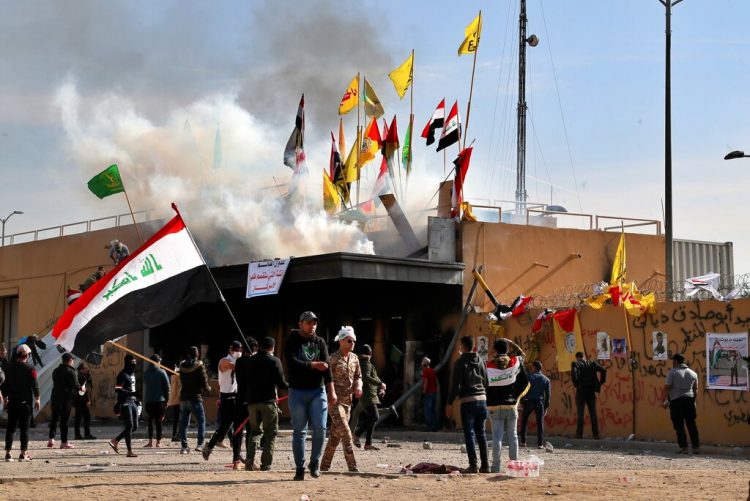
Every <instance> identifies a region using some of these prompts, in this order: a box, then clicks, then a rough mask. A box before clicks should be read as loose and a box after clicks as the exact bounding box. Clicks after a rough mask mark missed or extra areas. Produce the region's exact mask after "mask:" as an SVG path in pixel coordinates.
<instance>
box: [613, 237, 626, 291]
mask: <svg viewBox="0 0 750 501" xmlns="http://www.w3.org/2000/svg"><path fill="white" fill-rule="evenodd" d="M626 272H627V267H626V266H625V233H624V232H623V233H621V234H620V243H619V244H617V252H616V253H615V262H614V263H612V277H611V278H610V280H609V283H610V284H611V285H614V284H621V283H623V282H624V281H625V280H626Z"/></svg>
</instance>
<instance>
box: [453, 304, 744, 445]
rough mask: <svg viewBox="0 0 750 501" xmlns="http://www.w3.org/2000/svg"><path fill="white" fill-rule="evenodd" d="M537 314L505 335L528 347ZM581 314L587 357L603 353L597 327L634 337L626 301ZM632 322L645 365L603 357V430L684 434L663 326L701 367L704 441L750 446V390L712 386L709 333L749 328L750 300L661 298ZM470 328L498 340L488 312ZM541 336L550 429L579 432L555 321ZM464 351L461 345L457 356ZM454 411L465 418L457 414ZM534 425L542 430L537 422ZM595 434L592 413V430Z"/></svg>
mask: <svg viewBox="0 0 750 501" xmlns="http://www.w3.org/2000/svg"><path fill="white" fill-rule="evenodd" d="M537 314H538V311H531V312H529V313H527V314H524V315H522V316H521V317H518V318H511V319H509V320H506V321H505V322H504V324H503V326H504V328H505V336H506V337H508V338H511V339H513V340H514V341H515V342H517V343H518V344H520V345H521V346H522V347H524V348H527V347H528V340H529V336H530V333H531V323H532V318H535V317H536V315H537ZM579 315H580V316H579V320H580V324H581V330H582V334H583V343H584V345H585V349H586V354H587V358H592V359H595V358H596V352H595V349H596V347H595V345H596V333H597V332H599V331H605V332H607V333H608V334H609V335H610V337H611V338H613V339H614V338H627V337H628V333H627V327H626V320H625V318H624V316H623V312H622V309H621V308H617V307H614V306H605V307H604V308H603V309H602V310H599V311H595V310H592V309H591V308H588V307H584V308H583V309H582V310H581V311H580V314H579ZM627 324H628V325H629V327H630V339H631V341H632V344H633V348H632V350H633V353H634V354H635V359H636V361H637V367H636V370H635V372H634V373H632V372H631V371H630V369H629V367H628V359H613V360H611V361H602V362H601V364H602V365H603V366H604V367H605V368H606V369H607V383H606V384H605V385H604V386H603V388H602V391H601V393H600V394H599V398H598V408H597V414H598V417H599V427H600V432H601V435H602V436H603V437H627V436H628V435H630V434H631V433H633V432H635V435H636V437H637V438H639V439H653V440H667V441H675V440H676V439H675V433H674V430H673V428H672V423H671V421H670V419H669V411H668V410H665V409H663V408H662V407H661V402H662V399H661V391H662V387H663V386H664V382H665V378H666V375H667V372H668V371H669V369H670V368H671V367H672V362H671V361H668V360H667V361H655V360H653V353H652V348H651V339H652V332H653V331H655V330H660V331H663V332H665V333H666V334H667V339H668V342H669V344H668V349H669V351H670V352H671V353H682V354H684V355H685V357H686V358H687V362H688V364H689V366H690V367H691V368H692V369H693V370H695V371H696V372H697V373H698V377H699V383H698V387H699V394H698V398H697V406H698V429H699V431H700V435H701V441H702V442H704V443H707V444H722V445H742V446H749V445H750V426H748V422H747V420H748V416H750V392H747V391H739V390H708V389H707V388H706V332H721V333H742V332H747V331H748V328H750V300H737V301H733V302H731V303H722V302H719V301H702V302H679V303H659V304H658V305H657V314H656V315H646V316H644V317H643V318H640V319H639V318H635V317H628V319H627ZM463 334H464V335H472V336H487V337H488V338H489V340H490V344H491V342H492V341H493V340H494V338H493V335H492V333H491V332H490V329H489V327H488V324H487V322H486V320H485V318H484V314H478V313H473V314H471V315H470V316H469V318H468V320H467V323H466V326H465V328H464V330H463ZM541 343H542V349H541V356H540V360H541V361H542V363H543V364H544V373H545V374H546V375H547V376H548V377H549V378H550V379H551V380H552V400H551V404H550V409H549V412H548V413H547V416H546V417H545V421H544V422H545V430H546V432H547V433H549V434H551V435H561V434H567V435H573V434H574V433H575V426H576V409H575V389H574V388H573V385H572V383H571V382H570V372H569V371H566V372H561V371H559V368H558V366H557V361H556V348H555V341H554V335H553V331H552V325H551V324H550V323H546V324H545V326H544V328H543V330H542V334H541ZM457 356H458V349H456V353H455V354H454V358H455V357H457ZM634 392H635V398H634V397H633V395H634ZM455 407H457V406H455ZM454 417H456V418H457V415H456V416H454ZM532 421H533V419H532ZM530 429H532V430H536V428H535V427H534V426H533V425H531V426H530ZM534 433H535V431H534ZM590 435H591V427H590V425H589V420H588V413H587V417H586V427H585V429H584V436H590ZM532 436H533V435H532Z"/></svg>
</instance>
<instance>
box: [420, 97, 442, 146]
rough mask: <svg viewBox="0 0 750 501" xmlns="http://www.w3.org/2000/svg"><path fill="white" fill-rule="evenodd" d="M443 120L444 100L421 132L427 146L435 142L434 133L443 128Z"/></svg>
mask: <svg viewBox="0 0 750 501" xmlns="http://www.w3.org/2000/svg"><path fill="white" fill-rule="evenodd" d="M444 120H445V98H443V100H442V101H440V104H438V107H437V108H436V109H435V112H434V113H433V114H432V116H431V117H430V121H429V122H427V125H425V126H424V129H423V130H422V137H423V138H425V139H427V146H429V145H431V144H432V143H434V142H435V131H436V130H437V129H439V128H441V127H442V126H443V121H444Z"/></svg>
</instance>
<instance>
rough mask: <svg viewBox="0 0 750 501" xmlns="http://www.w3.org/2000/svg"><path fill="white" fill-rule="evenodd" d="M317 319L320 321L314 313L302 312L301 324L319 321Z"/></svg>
mask: <svg viewBox="0 0 750 501" xmlns="http://www.w3.org/2000/svg"><path fill="white" fill-rule="evenodd" d="M317 319H318V316H317V315H316V314H315V313H313V312H312V311H305V312H302V315H300V316H299V321H300V322H304V321H306V320H317Z"/></svg>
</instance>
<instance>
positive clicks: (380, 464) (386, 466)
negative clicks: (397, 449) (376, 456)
mask: <svg viewBox="0 0 750 501" xmlns="http://www.w3.org/2000/svg"><path fill="white" fill-rule="evenodd" d="M375 466H377V467H378V468H390V465H387V464H385V463H378V464H376V465H375Z"/></svg>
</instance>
